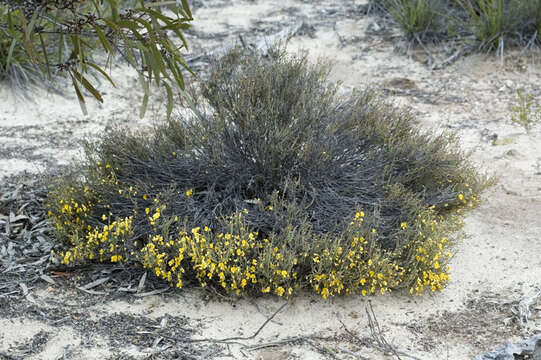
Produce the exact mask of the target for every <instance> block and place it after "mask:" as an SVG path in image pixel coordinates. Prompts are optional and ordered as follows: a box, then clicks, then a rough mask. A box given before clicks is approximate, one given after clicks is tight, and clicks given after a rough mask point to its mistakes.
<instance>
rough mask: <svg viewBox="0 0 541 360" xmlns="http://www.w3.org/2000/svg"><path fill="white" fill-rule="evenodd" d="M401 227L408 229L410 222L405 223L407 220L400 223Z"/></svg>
mask: <svg viewBox="0 0 541 360" xmlns="http://www.w3.org/2000/svg"><path fill="white" fill-rule="evenodd" d="M400 227H401V228H402V229H406V228H407V227H408V224H407V223H405V222H403V223H401V224H400Z"/></svg>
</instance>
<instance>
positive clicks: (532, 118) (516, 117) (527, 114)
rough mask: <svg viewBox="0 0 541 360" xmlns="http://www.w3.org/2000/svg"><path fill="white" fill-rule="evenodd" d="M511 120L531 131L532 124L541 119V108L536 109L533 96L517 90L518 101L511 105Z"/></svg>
mask: <svg viewBox="0 0 541 360" xmlns="http://www.w3.org/2000/svg"><path fill="white" fill-rule="evenodd" d="M511 113H512V114H511V121H512V122H513V123H515V124H517V125H520V126H522V127H523V128H524V129H525V130H526V132H528V133H529V132H530V130H531V129H532V126H533V125H534V124H535V123H537V122H539V121H541V109H539V108H538V109H536V107H535V105H534V99H533V96H532V95H530V94H525V93H524V91H523V90H522V89H519V90H517V103H516V105H512V106H511Z"/></svg>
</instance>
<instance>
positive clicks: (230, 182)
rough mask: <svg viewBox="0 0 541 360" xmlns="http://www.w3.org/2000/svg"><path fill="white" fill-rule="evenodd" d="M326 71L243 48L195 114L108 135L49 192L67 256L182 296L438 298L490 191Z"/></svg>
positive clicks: (453, 149) (449, 149)
mask: <svg viewBox="0 0 541 360" xmlns="http://www.w3.org/2000/svg"><path fill="white" fill-rule="evenodd" d="M327 75H328V70H327V67H326V66H324V65H322V64H316V65H311V64H310V63H309V62H308V61H307V59H306V57H304V56H288V55H287V54H285V53H284V52H283V51H273V52H272V53H271V54H270V56H269V57H268V58H263V57H261V56H257V55H253V54H246V53H243V52H242V51H238V50H235V51H233V52H231V53H230V54H228V55H226V56H225V57H224V58H222V59H221V60H220V61H217V62H216V64H214V65H213V69H212V72H211V75H210V77H209V78H208V79H207V80H205V81H203V82H202V84H201V88H200V91H199V92H196V91H194V94H195V95H194V96H198V95H197V94H200V96H202V98H197V101H196V102H197V103H200V104H201V105H200V106H198V107H193V108H192V114H191V116H186V117H179V118H175V119H171V120H169V121H167V122H166V123H165V124H163V125H161V126H158V127H157V128H156V129H155V130H154V131H153V133H152V134H151V135H149V134H145V133H137V132H131V133H130V132H126V131H125V130H124V129H120V130H117V131H112V132H110V133H108V134H105V137H104V139H103V140H101V141H100V142H98V143H93V144H89V145H88V146H87V152H86V154H87V156H86V159H87V163H86V164H84V165H82V166H81V167H80V168H78V169H76V170H74V171H73V174H72V175H69V176H68V175H67V176H63V177H59V178H57V179H56V180H54V181H53V182H52V184H51V191H50V194H49V197H48V207H49V209H50V211H49V216H50V221H51V222H52V223H54V224H55V226H56V229H57V239H58V241H59V245H58V247H57V249H56V252H55V255H56V258H57V259H58V260H59V261H60V262H62V263H63V264H65V265H75V264H81V263H87V262H89V261H100V262H122V263H124V264H126V266H133V265H135V264H142V266H143V267H145V268H147V269H150V270H151V271H152V272H153V273H154V274H155V275H156V276H158V277H160V278H163V279H164V280H166V281H167V282H168V283H169V284H171V286H177V287H182V286H183V284H184V283H185V282H186V281H193V280H196V281H197V282H199V283H200V284H201V286H213V287H216V288H220V289H223V290H224V291H226V292H233V293H237V294H257V293H270V292H272V293H274V294H277V295H279V296H289V295H291V294H292V293H293V292H295V291H297V290H298V289H302V288H313V289H314V290H315V291H316V292H318V293H319V294H321V296H323V297H324V298H326V297H327V296H332V295H336V294H349V293H361V294H362V295H366V294H372V293H376V292H380V293H385V292H387V291H391V290H392V289H400V288H407V289H409V290H410V291H411V292H412V293H417V292H422V291H424V290H426V289H430V290H432V291H435V290H438V289H441V288H442V287H443V286H444V285H445V284H446V283H447V281H448V278H449V277H448V276H449V275H448V272H447V268H446V266H445V265H446V263H447V262H448V260H449V258H450V256H451V253H450V251H451V247H450V245H451V244H452V242H453V241H452V240H451V239H452V238H451V237H450V235H451V234H453V233H456V231H457V230H458V229H459V228H460V223H461V220H460V219H461V216H462V214H463V212H464V211H465V210H466V209H469V208H471V207H473V206H475V205H476V204H477V202H478V194H479V192H480V190H481V189H482V188H483V187H484V186H485V184H486V183H485V182H484V180H482V179H480V178H479V177H478V176H477V175H476V173H475V171H474V170H473V169H472V167H471V165H469V164H468V162H467V160H466V159H465V157H464V155H463V154H462V153H461V152H460V151H459V150H458V147H457V145H456V142H455V139H454V137H453V136H450V135H438V136H429V135H426V134H422V133H420V132H419V131H418V130H416V129H414V128H413V127H412V125H411V115H410V114H409V113H408V112H407V111H406V110H400V109H397V108H395V107H393V106H392V105H391V104H389V103H387V102H385V101H384V100H382V99H381V98H380V97H379V96H377V94H375V93H374V92H373V91H371V90H365V91H360V92H355V93H354V94H352V95H349V96H339V95H337V92H336V90H337V88H336V86H334V85H329V84H328V83H327V81H326V79H327Z"/></svg>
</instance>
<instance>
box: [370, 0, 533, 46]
mask: <svg viewBox="0 0 541 360" xmlns="http://www.w3.org/2000/svg"><path fill="white" fill-rule="evenodd" d="M371 5H372V7H373V8H375V9H377V10H379V11H383V12H385V13H388V14H389V15H390V16H392V18H393V19H394V20H395V21H396V22H397V23H398V24H399V26H400V27H401V28H402V29H403V31H404V32H405V34H406V35H407V36H408V37H409V38H411V39H415V40H417V41H419V42H421V41H435V40H437V41H445V40H450V39H461V40H465V41H467V40H468V39H471V40H473V43H474V44H475V45H476V46H478V48H479V49H482V50H496V49H500V50H501V51H503V46H504V43H505V44H508V45H518V46H532V45H533V44H539V43H540V42H541V0H371Z"/></svg>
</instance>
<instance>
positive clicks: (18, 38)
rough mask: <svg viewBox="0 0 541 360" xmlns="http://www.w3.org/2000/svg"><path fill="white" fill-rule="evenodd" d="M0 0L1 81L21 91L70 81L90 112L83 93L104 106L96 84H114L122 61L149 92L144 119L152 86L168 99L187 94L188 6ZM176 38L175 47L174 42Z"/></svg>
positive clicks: (128, 0)
mask: <svg viewBox="0 0 541 360" xmlns="http://www.w3.org/2000/svg"><path fill="white" fill-rule="evenodd" d="M181 4H182V6H181V7H179V6H177V5H176V2H152V1H145V0H123V1H121V0H102V1H74V0H55V1H53V0H28V1H19V0H1V1H0V81H1V80H10V81H11V83H12V84H14V85H16V86H19V87H22V86H24V85H25V84H28V83H29V82H34V83H36V82H39V81H43V80H44V79H47V80H49V81H51V80H52V81H51V83H54V79H55V76H57V75H65V76H67V77H68V78H69V79H71V81H72V83H73V86H74V91H75V93H76V94H77V98H78V100H79V103H80V105H81V109H82V110H83V112H85V113H86V107H85V99H84V93H85V91H86V92H87V93H88V94H90V95H91V96H93V97H94V98H95V99H97V100H98V101H100V102H103V98H102V96H101V94H100V91H99V90H98V89H97V86H96V83H97V81H98V79H99V78H102V79H104V80H107V81H109V82H111V83H112V84H113V85H114V82H113V79H112V77H113V78H114V76H112V77H111V76H110V73H109V71H108V67H109V66H110V65H111V61H112V60H113V57H114V56H115V55H117V56H118V55H120V56H122V58H123V59H124V60H126V61H127V62H128V63H129V64H130V66H132V67H133V68H135V69H136V70H137V71H138V73H139V79H140V83H141V86H142V88H143V89H144V93H145V94H144V98H143V104H142V107H141V114H144V112H145V110H146V106H147V103H148V98H149V96H150V85H151V84H153V83H155V84H156V85H158V86H163V87H164V88H165V90H166V92H167V95H168V99H169V106H168V114H170V112H171V109H172V105H173V94H174V90H175V89H179V88H180V89H183V88H184V80H183V75H182V71H183V70H189V69H188V68H187V66H186V64H185V63H184V60H183V57H182V54H181V52H180V50H181V49H182V48H185V47H187V44H186V42H185V41H184V38H183V36H182V31H183V30H185V29H187V28H188V27H189V22H190V21H191V20H192V14H191V12H190V9H189V7H188V3H187V1H186V0H182V1H181ZM171 34H173V35H174V40H173V38H172V37H171V36H170V35H171Z"/></svg>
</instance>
